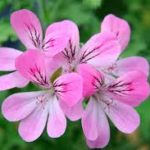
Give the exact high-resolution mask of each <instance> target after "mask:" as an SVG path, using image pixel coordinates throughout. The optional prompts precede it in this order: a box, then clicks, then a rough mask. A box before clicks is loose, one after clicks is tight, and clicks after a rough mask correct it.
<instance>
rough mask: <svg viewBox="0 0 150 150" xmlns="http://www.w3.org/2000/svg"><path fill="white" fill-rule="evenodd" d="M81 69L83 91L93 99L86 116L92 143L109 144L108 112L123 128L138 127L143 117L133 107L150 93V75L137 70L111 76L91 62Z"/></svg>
mask: <svg viewBox="0 0 150 150" xmlns="http://www.w3.org/2000/svg"><path fill="white" fill-rule="evenodd" d="M78 72H79V73H80V75H81V76H82V77H83V94H84V96H85V97H87V98H88V100H89V101H88V104H87V107H86V109H85V111H84V113H83V116H82V128H83V132H84V135H85V137H86V141H87V144H88V146H89V147H90V148H103V147H105V146H106V145H107V144H108V142H109V138H110V129H109V124H108V120H107V118H106V115H107V116H108V117H109V118H110V120H111V121H112V122H113V124H114V125H115V126H116V128H118V129H119V130H120V131H121V132H123V133H131V132H133V131H135V130H136V128H137V127H138V126H139V123H140V118H139V115H138V114H137V112H136V111H135V110H134V109H133V107H135V106H138V105H139V104H140V103H141V102H143V101H144V100H145V99H146V98H147V97H148V96H149V93H150V87H149V84H148V81H147V76H146V75H145V74H144V73H143V72H141V71H139V70H137V71H130V72H127V73H126V74H123V75H121V76H120V77H117V78H116V77H113V76H111V77H110V76H106V75H105V74H103V73H102V72H99V71H97V70H95V69H94V68H93V67H91V66H89V65H87V64H82V65H80V66H79V67H78ZM143 91H144V92H143ZM105 114H106V115H105Z"/></svg>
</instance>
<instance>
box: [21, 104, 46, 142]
mask: <svg viewBox="0 0 150 150" xmlns="http://www.w3.org/2000/svg"><path fill="white" fill-rule="evenodd" d="M47 117H48V105H45V107H42V106H41V105H39V106H38V107H37V108H36V109H35V110H34V111H33V112H32V113H31V114H30V115H29V116H28V117H26V118H25V119H23V120H22V121H21V122H20V124H19V134H20V136H21V137H22V139H23V140H25V141H26V142H32V141H34V140H36V139H37V138H39V137H40V136H41V134H42V132H43V131H44V128H45V125H46V121H47Z"/></svg>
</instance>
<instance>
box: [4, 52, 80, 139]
mask: <svg viewBox="0 0 150 150" xmlns="http://www.w3.org/2000/svg"><path fill="white" fill-rule="evenodd" d="M52 63H53V65H55V62H52V61H51V62H50V61H47V59H45V55H44V53H42V52H40V51H37V50H28V51H26V52H25V53H23V54H21V55H20V56H19V57H18V58H17V60H16V68H17V70H18V71H19V73H20V74H21V75H22V76H24V77H25V78H26V79H28V80H30V81H32V82H33V83H34V84H37V85H38V86H40V87H41V88H42V89H43V90H41V91H37V92H25V93H18V94H14V95H11V96H9V97H8V98H7V99H6V100H5V101H4V102H3V104H2V113H3V115H4V117H5V118H6V119H7V120H9V121H20V124H19V134H20V136H21V137H22V138H23V139H24V140H25V141H27V142H31V141H34V140H36V139H37V138H38V137H39V136H40V135H41V134H42V132H43V130H44V128H45V126H46V122H47V133H48V135H49V136H50V137H53V138H56V137H59V136H61V135H62V134H63V133H64V132H65V129H66V118H65V114H64V111H63V109H62V106H61V105H64V106H63V108H64V107H68V108H69V107H73V106H74V105H76V104H77V103H78V102H79V100H80V99H81V98H82V78H81V76H80V75H78V74H77V73H69V74H65V75H62V76H60V77H58V78H57V79H55V80H54V82H51V81H50V77H51V74H52V73H53V71H54V69H55V67H54V68H53V65H52Z"/></svg>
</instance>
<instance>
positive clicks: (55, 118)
mask: <svg viewBox="0 0 150 150" xmlns="http://www.w3.org/2000/svg"><path fill="white" fill-rule="evenodd" d="M66 126H67V122H66V118H65V114H64V112H63V111H62V109H61V107H60V105H59V102H58V100H57V98H56V97H53V98H52V99H51V100H50V102H49V118H48V124H47V133H48V135H49V136H50V137H52V138H57V137H60V136H61V135H63V134H64V132H65V130H66Z"/></svg>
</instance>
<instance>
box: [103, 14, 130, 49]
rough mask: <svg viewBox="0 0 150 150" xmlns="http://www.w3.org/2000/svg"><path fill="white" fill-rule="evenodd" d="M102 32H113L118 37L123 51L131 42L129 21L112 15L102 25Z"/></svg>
mask: <svg viewBox="0 0 150 150" xmlns="http://www.w3.org/2000/svg"><path fill="white" fill-rule="evenodd" d="M101 32H111V33H114V35H115V36H116V37H117V39H118V41H119V43H120V45H121V48H122V51H123V50H124V49H125V48H126V47H127V45H128V42H129V40H130V32H131V31H130V26H129V24H128V22H127V21H125V20H123V19H121V18H119V17H116V16H114V15H112V14H110V15H107V16H106V17H105V18H104V20H103V22H102V24H101Z"/></svg>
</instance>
